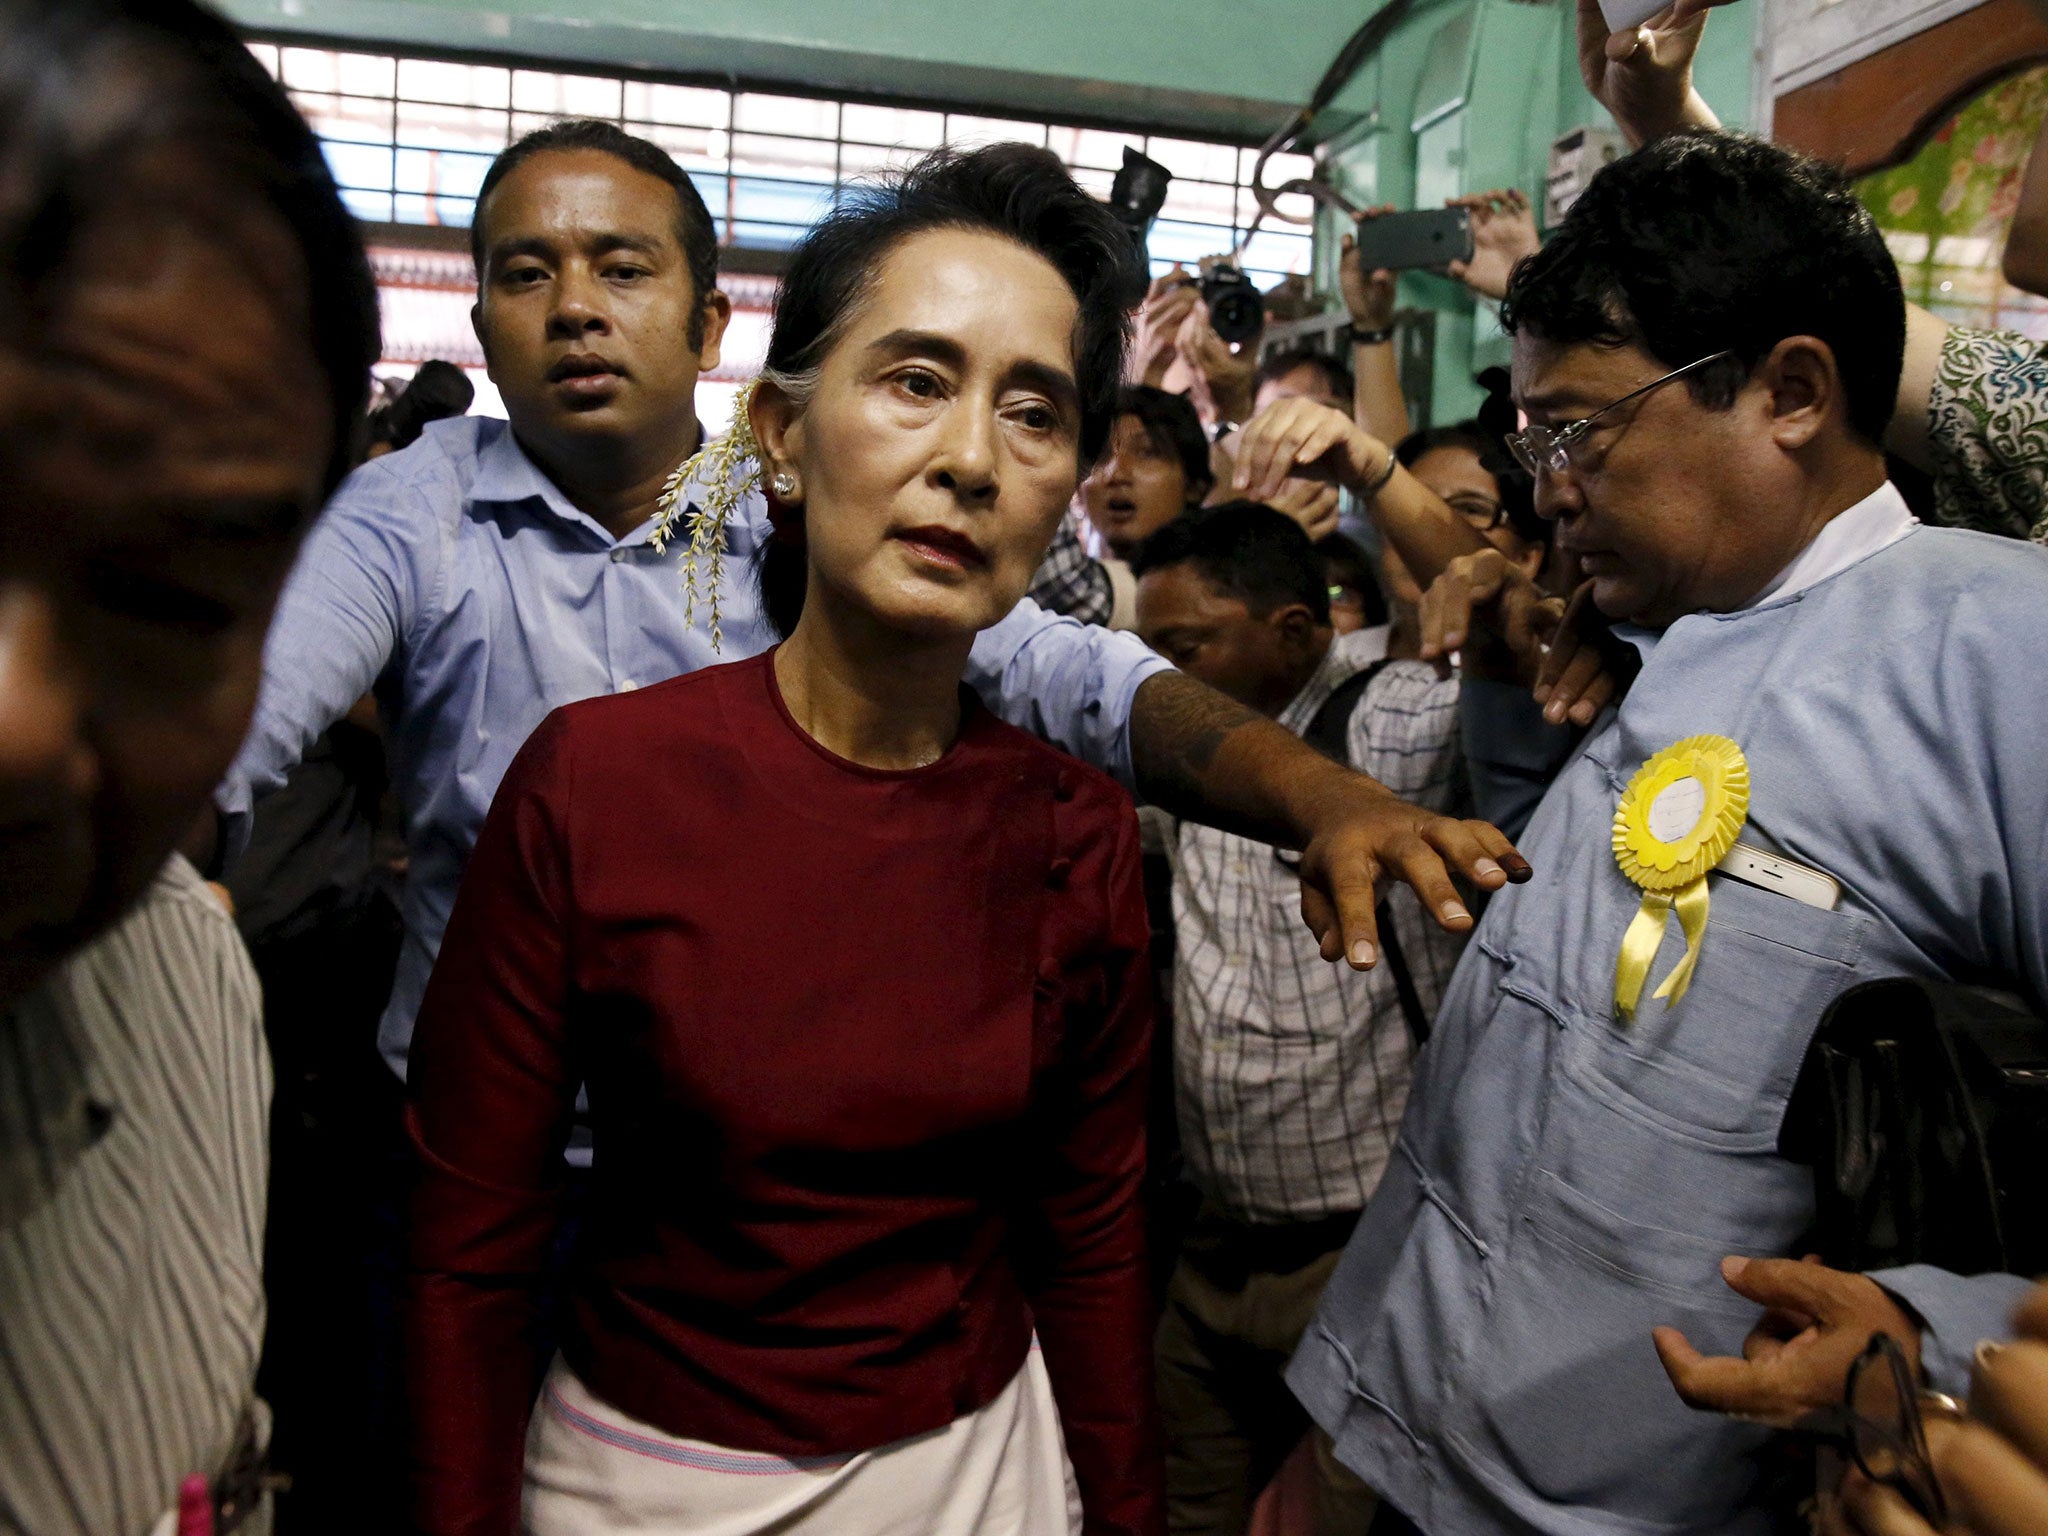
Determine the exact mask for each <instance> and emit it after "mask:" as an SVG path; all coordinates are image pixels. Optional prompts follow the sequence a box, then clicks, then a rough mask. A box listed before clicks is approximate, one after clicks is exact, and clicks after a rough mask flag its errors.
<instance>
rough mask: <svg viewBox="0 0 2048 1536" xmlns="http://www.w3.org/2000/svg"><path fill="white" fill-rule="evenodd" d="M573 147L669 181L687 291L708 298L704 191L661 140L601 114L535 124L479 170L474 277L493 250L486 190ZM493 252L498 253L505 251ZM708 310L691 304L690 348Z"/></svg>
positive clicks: (713, 251) (713, 238)
mask: <svg viewBox="0 0 2048 1536" xmlns="http://www.w3.org/2000/svg"><path fill="white" fill-rule="evenodd" d="M576 150H595V151H596V152H597V153H598V154H601V155H609V156H610V157H611V158H612V159H614V160H617V161H619V162H621V163H622V164H625V165H629V166H631V167H632V168H633V169H634V170H636V171H638V172H640V173H641V174H642V175H643V176H651V177H653V178H654V179H655V180H656V181H662V182H666V183H667V184H668V186H669V188H670V190H672V191H673V192H674V193H675V200H676V208H675V220H676V222H675V240H676V248H677V249H679V250H680V251H681V252H682V253H683V257H684V260H685V262H686V263H687V266H688V269H689V276H690V291H691V292H692V293H694V294H696V295H697V297H698V298H699V299H700V300H708V299H709V298H710V296H711V295H712V293H713V292H715V291H716V290H717V287H718V226H717V225H715V224H714V223H712V221H711V210H710V209H709V208H706V207H705V206H704V197H703V194H701V193H700V192H698V190H697V184H696V183H695V182H693V181H691V180H690V177H689V173H688V172H686V171H685V170H684V169H683V168H682V167H681V166H680V165H677V164H676V162H675V159H674V157H672V156H671V155H670V154H669V153H668V151H666V150H665V149H663V148H662V147H661V146H660V145H658V144H654V143H650V142H649V141H648V140H646V139H643V138H639V137H636V136H635V135H633V134H630V133H628V132H626V130H625V129H623V128H621V127H619V126H618V124H616V123H607V122H605V121H603V120H602V119H600V118H570V119H568V120H566V121H564V122H559V123H549V124H548V125H547V126H546V127H545V128H536V129H535V130H534V131H533V132H531V133H529V134H527V135H526V136H525V137H524V138H522V139H519V140H518V141H516V142H515V143H514V144H512V146H511V147H510V148H508V149H507V150H506V151H505V152H504V153H503V154H501V155H499V156H498V158H497V159H495V160H493V161H492V162H491V168H490V169H489V170H488V171H486V172H485V173H484V179H483V185H482V186H480V187H478V188H477V193H476V217H475V219H474V221H473V222H472V223H471V224H470V226H469V254H470V258H471V260H472V261H474V262H475V264H476V271H477V280H478V282H479V283H481V282H482V280H483V275H484V269H485V265H486V263H487V261H488V260H489V259H490V258H491V256H492V255H493V252H492V249H491V237H490V234H489V231H488V227H487V226H488V222H489V212H488V209H487V205H488V204H489V202H490V200H491V194H493V193H494V192H496V191H497V190H498V188H499V187H500V186H502V185H503V184H504V183H505V181H506V180H507V178H509V177H510V176H511V175H512V173H513V172H514V171H516V170H518V169H519V168H520V167H521V166H522V165H524V164H526V162H527V161H529V160H531V159H533V157H534V156H536V155H545V154H566V153H572V152H574V151H576ZM497 254H499V255H500V256H502V255H503V254H505V253H503V252H500V253H497ZM709 314H710V310H709V308H708V307H707V306H706V305H705V304H703V303H699V304H698V305H696V306H695V307H693V308H692V309H691V311H690V320H689V331H688V339H689V343H690V346H691V347H692V348H697V347H702V346H703V345H704V331H705V324H706V321H707V319H708V317H709Z"/></svg>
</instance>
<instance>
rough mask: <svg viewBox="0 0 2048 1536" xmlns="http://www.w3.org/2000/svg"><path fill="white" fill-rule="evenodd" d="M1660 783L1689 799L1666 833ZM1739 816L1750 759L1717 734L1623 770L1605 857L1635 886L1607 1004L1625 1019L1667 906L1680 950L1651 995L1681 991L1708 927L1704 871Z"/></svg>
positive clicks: (1744, 807)
mask: <svg viewBox="0 0 2048 1536" xmlns="http://www.w3.org/2000/svg"><path fill="white" fill-rule="evenodd" d="M1667 792H1671V793H1673V794H1675V795H1676V796H1677V798H1676V799H1675V800H1674V801H1673V802H1672V804H1673V805H1674V806H1680V807H1688V808H1689V806H1690V804H1691V801H1690V799H1688V798H1687V797H1688V796H1696V797H1697V800H1698V806H1699V809H1698V812H1697V814H1696V815H1694V816H1693V818H1692V820H1691V823H1690V824H1689V825H1687V826H1684V827H1683V828H1682V829H1680V830H1678V831H1676V832H1675V833H1674V832H1673V829H1672V828H1671V827H1670V826H1668V825H1661V823H1662V822H1664V821H1666V820H1668V817H1669V814H1670V812H1668V811H1667V812H1661V813H1660V812H1659V811H1658V809H1657V807H1658V804H1659V802H1660V800H1662V799H1663V797H1664V796H1665V794H1666V793H1667ZM1677 814H1680V815H1683V814H1685V811H1684V810H1682V809H1681V810H1679V811H1678V812H1677ZM1748 816H1749V764H1748V762H1747V761H1746V760H1745V759H1744V757H1743V755H1742V749H1741V748H1740V747H1738V746H1737V745H1736V744H1735V743H1734V742H1732V741H1730V740H1729V739H1728V738H1727V737H1725V736H1688V737H1687V738H1686V739H1685V740H1683V741H1680V742H1677V743H1674V744H1673V745H1671V746H1669V747H1666V748H1665V749H1664V750H1663V751H1661V752H1659V753H1657V754H1656V755H1655V756H1653V757H1651V758H1650V760H1649V761H1648V762H1646V763H1644V764H1643V766H1642V767H1640V768H1638V769H1637V770H1636V772H1635V776H1634V777H1633V778H1631V779H1630V780H1629V784H1628V788H1627V789H1626V790H1625V791H1623V793H1622V797H1621V802H1620V804H1618V805H1617V806H1616V807H1615V810H1614V857H1615V862H1616V863H1618V864H1619V865H1620V866H1621V872H1622V873H1623V874H1624V875H1626V876H1627V877H1628V878H1629V880H1630V881H1632V882H1633V883H1634V884H1635V885H1637V886H1640V887H1641V888H1642V891H1643V901H1642V905H1641V907H1639V908H1638V909H1637V911H1636V915H1635V917H1634V918H1633V919H1632V920H1631V921H1630V922H1629V925H1628V931H1627V932H1626V933H1625V934H1623V935H1622V940H1621V954H1620V956H1619V957H1618V958H1617V959H1616V961H1615V964H1614V1007H1615V1011H1616V1012H1617V1013H1619V1014H1620V1015H1621V1017H1622V1019H1623V1021H1624V1022H1626V1021H1628V1020H1631V1019H1633V1018H1634V1017H1635V1011H1636V1005H1637V1003H1638V1002H1639V1001H1640V1000H1641V998H1642V995H1643V984H1644V983H1645V982H1646V981H1648V980H1649V975H1650V966H1651V965H1652V963H1654V962H1655V960H1656V958H1657V951H1658V949H1659V948H1661V947H1662V945H1663V942H1664V927H1665V922H1666V919H1667V918H1668V917H1669V916H1670V914H1671V911H1672V909H1673V908H1676V909H1677V911H1678V923H1679V927H1680V929H1681V930H1682V931H1683V932H1684V934H1685V954H1684V956H1683V957H1682V958H1681V959H1680V960H1679V962H1678V964H1677V966H1675V967H1674V968H1673V969H1672V972H1671V974H1670V975H1669V976H1667V977H1665V978H1664V984H1663V985H1662V986H1660V987H1659V988H1657V991H1656V993H1655V994H1654V995H1655V996H1657V997H1660V998H1664V999H1666V1000H1667V1001H1666V1005H1667V1006H1670V1005H1673V1004H1676V1003H1677V1002H1678V1000H1679V999H1680V998H1682V997H1684V996H1685V991H1686V988H1687V987H1689V986H1690V985H1691V984H1692V974H1693V971H1694V970H1695V969H1696V968H1697V967H1698V965H1699V959H1700V945H1701V941H1702V940H1703V939H1704V938H1705V937H1706V932H1707V907H1708V899H1707V871H1708V870H1710V869H1712V868H1713V867H1714V866H1715V865H1716V864H1718V863H1720V862H1721V860H1722V859H1723V858H1724V857H1725V856H1726V855H1727V852H1728V850H1729V849H1730V848H1731V847H1733V846H1734V843H1735V839H1736V837H1737V836H1739V835H1740V833H1741V831H1742V824H1743V822H1744V821H1745V820H1747V818H1748ZM1660 831H1662V832H1663V833H1664V834H1666V835H1664V836H1659V835H1658V834H1659V832H1660Z"/></svg>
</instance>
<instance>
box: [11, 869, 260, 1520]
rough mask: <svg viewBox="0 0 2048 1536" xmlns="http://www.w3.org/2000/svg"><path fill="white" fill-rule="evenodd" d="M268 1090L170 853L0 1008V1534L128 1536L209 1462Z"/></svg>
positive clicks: (169, 1510)
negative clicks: (121, 911)
mask: <svg viewBox="0 0 2048 1536" xmlns="http://www.w3.org/2000/svg"><path fill="white" fill-rule="evenodd" d="M269 1095H270V1069H269V1060H268V1057H267V1055H266V1053H265V1050H264V1044H263V1032H262V1019H261V1007H260V1002H259V995H258V990H257V983H256V978H255V974H254V972H253V971H252V970H251V968H250V966H249V960H248V956H247V954H246V952H245V951H244V950H243V948H242V944H241V940H240V938H239V937H238V936H237V935H236V933H235V928H234V924H233V922H232V921H231V920H230V919H229V918H228V915H227V913H226V912H225V911H223V910H222V908H221V906H220V905H219V903H218V902H216V901H215V900H214V899H213V896H212V895H211V893H210V892H208V890H207V889H206V887H205V885H204V884H203V883H202V882H201V881H200V879H199V877H198V875H197V874H196V873H194V871H193V869H192V867H191V866H190V865H189V864H187V863H185V861H184V860H183V859H180V858H175V857H174V858H172V859H171V861H170V862H169V863H168V864H166V865H165V867H164V870H163V872H162V873H161V874H160V875H159V876H158V877H157V880H156V883H155V884H154V885H153V886H152V887H151V889H150V890H149V892H148V893H147V894H146V895H145V896H144V897H143V899H142V902H141V903H140V905H138V906H137V907H136V909H135V910H134V911H133V912H132V913H130V914H129V915H128V916H127V917H126V918H125V919H123V920H122V921H121V922H120V923H119V924H118V925H116V926H115V927H114V928H113V929H112V930H111V931H110V932H108V933H107V934H106V935H104V936H103V937H102V938H100V939H98V940H96V941H95V942H94V943H93V944H91V945H90V946H88V947H87V948H86V949H84V950H82V951H80V952H79V953H78V954H77V955H75V956H73V957H72V958H71V960H70V961H68V962H67V963H66V964H65V965H64V966H63V968H62V969H60V970H59V971H58V972H57V973H56V974H55V975H54V976H53V977H52V978H51V979H50V980H49V981H47V982H46V983H44V984H43V985H42V986H41V987H40V988H39V989H37V991H35V992H34V993H31V994H30V995H29V996H28V997H27V998H26V999H24V1000H23V1001H22V1002H20V1003H19V1004H18V1005H16V1006H15V1007H14V1009H13V1010H12V1011H11V1012H7V1013H4V1014H0V1531H4V1532H23V1533H32V1536H148V1533H150V1532H152V1531H153V1530H162V1529H168V1528H169V1526H168V1525H167V1524H166V1523H165V1522H166V1517H167V1516H169V1517H170V1518H171V1519H174V1518H175V1513H174V1512H175V1508H176V1504H177V1496H178V1485H179V1483H180V1482H181V1481H182V1480H183V1479H184V1478H185V1477H187V1476H189V1475H190V1474H192V1473H195V1472H197V1473H203V1474H206V1475H207V1476H208V1477H209V1478H211V1477H213V1476H214V1475H215V1474H217V1473H218V1472H219V1471H220V1470H221V1469H222V1467H223V1465H224V1463H225V1462H226V1461H227V1460H228V1458H229V1455H230V1452H231V1451H232V1449H233V1446H234V1441H235V1434H236V1429H237V1425H238V1423H239V1422H240V1420H241V1418H242V1416H243V1414H244V1412H245V1411H246V1410H248V1409H249V1408H250V1406H251V1402H252V1389H253V1384H254V1381H255V1376H256V1357H257V1352H258V1349H259V1347H260V1345H261V1343H262V1336H263V1283H262V1258H263V1215H264V1180H265V1173H266V1161H265V1147H266V1132H267V1116H268V1109H269ZM259 1411H260V1410H259ZM259 1427H260V1426H259ZM267 1524H268V1519H267V1511H259V1512H258V1514H257V1516H256V1518H255V1519H254V1520H252V1521H250V1522H245V1523H244V1524H243V1526H242V1527H241V1529H242V1530H243V1531H244V1532H249V1531H260V1530H262V1529H264V1528H265V1527H267Z"/></svg>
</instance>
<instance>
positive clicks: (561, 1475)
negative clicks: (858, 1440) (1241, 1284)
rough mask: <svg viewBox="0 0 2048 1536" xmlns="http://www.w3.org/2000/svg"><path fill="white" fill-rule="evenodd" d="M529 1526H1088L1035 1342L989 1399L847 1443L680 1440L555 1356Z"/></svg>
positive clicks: (957, 1531)
mask: <svg viewBox="0 0 2048 1536" xmlns="http://www.w3.org/2000/svg"><path fill="white" fill-rule="evenodd" d="M521 1524H522V1528H523V1529H524V1530H525V1531H526V1532H527V1533H528V1536H620V1533H626V1532H632V1533H648V1536H652V1533H656V1532H660V1533H664V1536H668V1533H673V1536H684V1533H687V1536H770V1533H772V1536H995V1533H1001V1536H1079V1533H1080V1530H1081V1498H1080V1494H1079V1493H1078V1492H1077V1490H1076V1489H1075V1486H1074V1473H1073V1468H1072V1467H1071V1466H1070V1465H1069V1464H1068V1461H1067V1451H1066V1444H1065V1441H1064V1439H1063V1438H1062V1436H1061V1433H1060V1419H1059V1411H1058V1409H1057V1408H1056V1407H1055V1406H1054V1403H1053V1396H1052V1383H1051V1381H1050V1380H1049V1379H1048V1378H1047V1376H1046V1372H1045V1362H1044V1361H1043V1359H1041V1358H1040V1356H1039V1353H1038V1349H1037V1347H1036V1346H1035V1345H1034V1346H1033V1348H1032V1350H1031V1352H1030V1353H1029V1354H1028V1355H1027V1356H1026V1357H1025V1360H1024V1366H1023V1369H1021V1370H1020V1371H1018V1373H1017V1375H1016V1377H1015V1379H1014V1380H1012V1381H1011V1383H1010V1384H1009V1386H1007V1387H1005V1388H1004V1389H1003V1390H1002V1392H1001V1394H999V1395H998V1396H997V1397H996V1398H995V1400H994V1401H993V1402H991V1403H989V1404H988V1405H987V1406H986V1407H984V1408H981V1409H979V1410H977V1411H976V1412H974V1413H970V1414H967V1415H966V1416H964V1417H962V1418H958V1419H955V1420H954V1421H953V1422H952V1423H951V1424H948V1425H946V1426H945V1427H944V1428H942V1429H935V1430H932V1431H930V1432H929V1433H928V1434H922V1435H917V1436H914V1437H913V1438H911V1439H908V1440H899V1441H897V1442H896V1443H895V1444H894V1445H885V1446H883V1447H881V1448H880V1449H878V1450H872V1451H862V1452H859V1453H858V1454H855V1455H850V1456H823V1457H806V1458H803V1459H801V1460H788V1459H785V1458H783V1457H780V1456H768V1455H763V1454H761V1453H759V1452H755V1451H734V1450H728V1449H726V1448H725V1447H723V1446H717V1445H710V1444H707V1443H705V1442H704V1441H701V1440H681V1439H678V1438H676V1437H675V1436H673V1435H666V1434H663V1433H662V1432H661V1431H660V1430H658V1429H655V1428H654V1427H653V1426H652V1425H648V1424H643V1423H641V1422H640V1421H639V1420H637V1419H633V1418H629V1417H628V1416H627V1415H625V1414H623V1413H621V1412H620V1411H619V1410H618V1409H616V1408H614V1407H612V1406H611V1405H610V1404H609V1403H606V1402H603V1401H601V1400H600V1399H598V1398H597V1397H595V1396H594V1395H593V1394H592V1393H591V1391H590V1389H589V1388H588V1387H586V1386H584V1385H583V1383H582V1382H581V1381H580V1380H578V1379H577V1377H576V1375H575V1373H574V1372H572V1371H571V1370H570V1369H569V1368H568V1366H566V1365H565V1364H563V1362H562V1361H561V1360H560V1359H559V1358H558V1359H557V1360H556V1361H555V1364H554V1368H553V1369H552V1370H551V1371H550V1372H549V1373H548V1379H547V1385H546V1386H545V1387H544V1388H542V1390H541V1397H540V1402H539V1404H538V1405H537V1406H536V1407H535V1408H534V1412H533V1420H532V1423H531V1425H530V1426H529V1428H528V1430H527V1437H526V1491H525V1499H524V1507H523V1519H522V1521H521Z"/></svg>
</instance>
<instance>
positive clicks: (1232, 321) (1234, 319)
mask: <svg viewBox="0 0 2048 1536" xmlns="http://www.w3.org/2000/svg"><path fill="white" fill-rule="evenodd" d="M1201 289H1202V302H1203V303H1204V304H1206V305H1208V306H1209V324H1210V325H1211V326H1212V327H1214V328H1215V331H1216V334H1217V335H1218V336H1220V337H1222V338H1223V339H1224V340H1225V341H1227V342H1229V343H1230V344H1231V345H1232V346H1233V347H1234V346H1237V345H1238V344H1239V343H1241V342H1247V341H1250V340H1251V339H1252V338H1253V337H1255V336H1257V335H1258V334H1259V332H1260V331H1261V330H1263V329H1264V328H1265V324H1266V298H1265V295H1264V294H1262V293H1260V292H1259V290H1258V289H1257V288H1255V287H1253V286H1252V280H1251V279H1250V278H1248V277H1246V276H1245V275H1244V273H1243V272H1242V271H1240V270H1239V269H1238V267H1237V266H1236V264H1235V263H1232V262H1228V261H1218V262H1216V263H1214V264H1213V265H1210V264H1207V263H1205V264H1204V266H1203V269H1202V278H1201Z"/></svg>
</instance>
